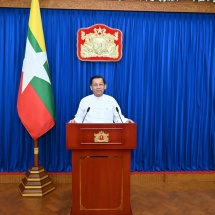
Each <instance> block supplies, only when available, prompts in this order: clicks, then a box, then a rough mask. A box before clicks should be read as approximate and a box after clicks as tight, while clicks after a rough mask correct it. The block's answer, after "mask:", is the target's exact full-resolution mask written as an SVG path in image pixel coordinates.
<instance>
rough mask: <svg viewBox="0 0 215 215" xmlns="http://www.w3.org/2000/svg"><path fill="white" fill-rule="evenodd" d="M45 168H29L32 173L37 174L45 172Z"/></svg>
mask: <svg viewBox="0 0 215 215" xmlns="http://www.w3.org/2000/svg"><path fill="white" fill-rule="evenodd" d="M44 171H45V170H44V169H41V170H29V172H30V173H32V174H37V173H41V172H44Z"/></svg>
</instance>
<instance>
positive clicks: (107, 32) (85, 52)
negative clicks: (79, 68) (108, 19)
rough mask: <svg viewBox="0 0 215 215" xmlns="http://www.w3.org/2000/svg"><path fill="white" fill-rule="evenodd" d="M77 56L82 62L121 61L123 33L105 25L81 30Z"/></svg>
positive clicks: (78, 38) (78, 37) (78, 33)
mask: <svg viewBox="0 0 215 215" xmlns="http://www.w3.org/2000/svg"><path fill="white" fill-rule="evenodd" d="M77 56H78V58H79V59H80V60H81V61H119V60H120V59H121V58H122V32H121V31H120V30H119V29H114V28H110V27H108V26H106V25H103V24H96V25H93V26H91V27H89V28H80V29H79V30H78V32H77Z"/></svg>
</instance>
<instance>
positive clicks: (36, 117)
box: [17, 73, 55, 139]
mask: <svg viewBox="0 0 215 215" xmlns="http://www.w3.org/2000/svg"><path fill="white" fill-rule="evenodd" d="M22 80H23V73H22V75H21V81H20V87H19V93H18V102H17V109H18V114H19V117H20V119H21V121H22V123H23V125H24V126H25V128H26V130H27V131H28V132H29V134H30V135H31V137H32V138H33V139H37V138H39V137H40V136H41V135H43V134H44V133H46V132H47V131H48V130H50V129H51V128H52V127H53V126H54V124H55V122H54V120H53V118H52V116H51V114H50V113H49V111H48V109H47V108H46V106H45V105H44V103H43V102H42V100H41V99H40V97H39V96H38V94H37V93H36V92H35V90H34V88H33V87H32V85H31V84H28V86H27V87H26V88H25V90H24V92H23V93H21V91H22Z"/></svg>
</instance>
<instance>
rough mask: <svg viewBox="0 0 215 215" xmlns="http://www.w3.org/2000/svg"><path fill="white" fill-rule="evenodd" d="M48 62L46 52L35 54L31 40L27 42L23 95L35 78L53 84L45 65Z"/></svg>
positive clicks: (23, 67)
mask: <svg viewBox="0 0 215 215" xmlns="http://www.w3.org/2000/svg"><path fill="white" fill-rule="evenodd" d="M46 61H47V54H46V52H38V53H37V52H35V51H34V49H33V47H32V45H31V44H30V42H29V40H28V39H27V42H26V50H25V58H24V61H23V66H22V71H23V73H24V74H23V82H22V93H23V91H24V90H25V88H26V87H27V85H28V84H29V82H30V81H31V80H32V79H33V78H34V77H38V78H40V79H43V80H44V81H47V82H48V83H50V84H51V82H50V79H49V76H48V74H47V72H46V70H45V68H44V66H43V65H44V63H45V62H46Z"/></svg>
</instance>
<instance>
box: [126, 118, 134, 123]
mask: <svg viewBox="0 0 215 215" xmlns="http://www.w3.org/2000/svg"><path fill="white" fill-rule="evenodd" d="M126 123H134V121H133V120H131V119H128V120H127V121H126Z"/></svg>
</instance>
